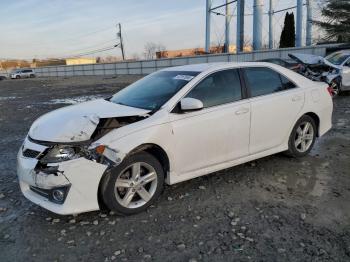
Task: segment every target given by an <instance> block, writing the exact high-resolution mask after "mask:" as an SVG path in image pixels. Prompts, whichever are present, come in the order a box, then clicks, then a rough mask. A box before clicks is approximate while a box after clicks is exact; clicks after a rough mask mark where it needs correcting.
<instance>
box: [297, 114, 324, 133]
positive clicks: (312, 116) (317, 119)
mask: <svg viewBox="0 0 350 262" xmlns="http://www.w3.org/2000/svg"><path fill="white" fill-rule="evenodd" d="M302 116H309V117H311V118H312V119H313V120H314V121H315V125H316V136H317V137H319V130H320V117H319V116H318V115H317V114H316V113H314V112H307V113H305V114H303V115H302ZM302 116H301V117H302ZM299 119H300V118H299ZM299 119H298V120H299Z"/></svg>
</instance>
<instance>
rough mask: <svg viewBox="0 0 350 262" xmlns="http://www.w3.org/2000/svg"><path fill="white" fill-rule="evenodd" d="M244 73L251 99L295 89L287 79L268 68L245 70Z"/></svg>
mask: <svg viewBox="0 0 350 262" xmlns="http://www.w3.org/2000/svg"><path fill="white" fill-rule="evenodd" d="M244 72H245V76H246V79H247V82H248V83H247V84H248V86H249V88H250V93H251V96H252V97H255V96H262V95H268V94H272V93H275V92H279V91H282V90H286V89H290V88H293V87H295V85H294V84H293V83H292V82H291V81H290V80H289V79H287V78H286V77H284V76H281V75H280V74H279V73H277V72H275V71H273V70H272V69H269V68H263V67H256V68H245V69H244Z"/></svg>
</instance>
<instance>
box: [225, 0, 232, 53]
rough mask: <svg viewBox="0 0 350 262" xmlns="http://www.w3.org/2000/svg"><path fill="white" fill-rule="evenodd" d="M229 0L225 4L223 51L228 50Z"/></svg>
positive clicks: (227, 51)
mask: <svg viewBox="0 0 350 262" xmlns="http://www.w3.org/2000/svg"><path fill="white" fill-rule="evenodd" d="M228 2H229V0H226V6H225V11H226V12H225V50H224V52H225V53H229V52H230V20H231V13H230V7H229V3H228Z"/></svg>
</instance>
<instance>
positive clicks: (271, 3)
mask: <svg viewBox="0 0 350 262" xmlns="http://www.w3.org/2000/svg"><path fill="white" fill-rule="evenodd" d="M273 4H274V3H273V0H270V6H269V49H272V48H273V12H274V10H273Z"/></svg>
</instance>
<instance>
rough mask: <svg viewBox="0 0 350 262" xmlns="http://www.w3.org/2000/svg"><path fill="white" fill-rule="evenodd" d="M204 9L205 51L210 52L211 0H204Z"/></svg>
mask: <svg viewBox="0 0 350 262" xmlns="http://www.w3.org/2000/svg"><path fill="white" fill-rule="evenodd" d="M205 6H206V10H205V52H206V53H210V14H211V0H206V5H205Z"/></svg>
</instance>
